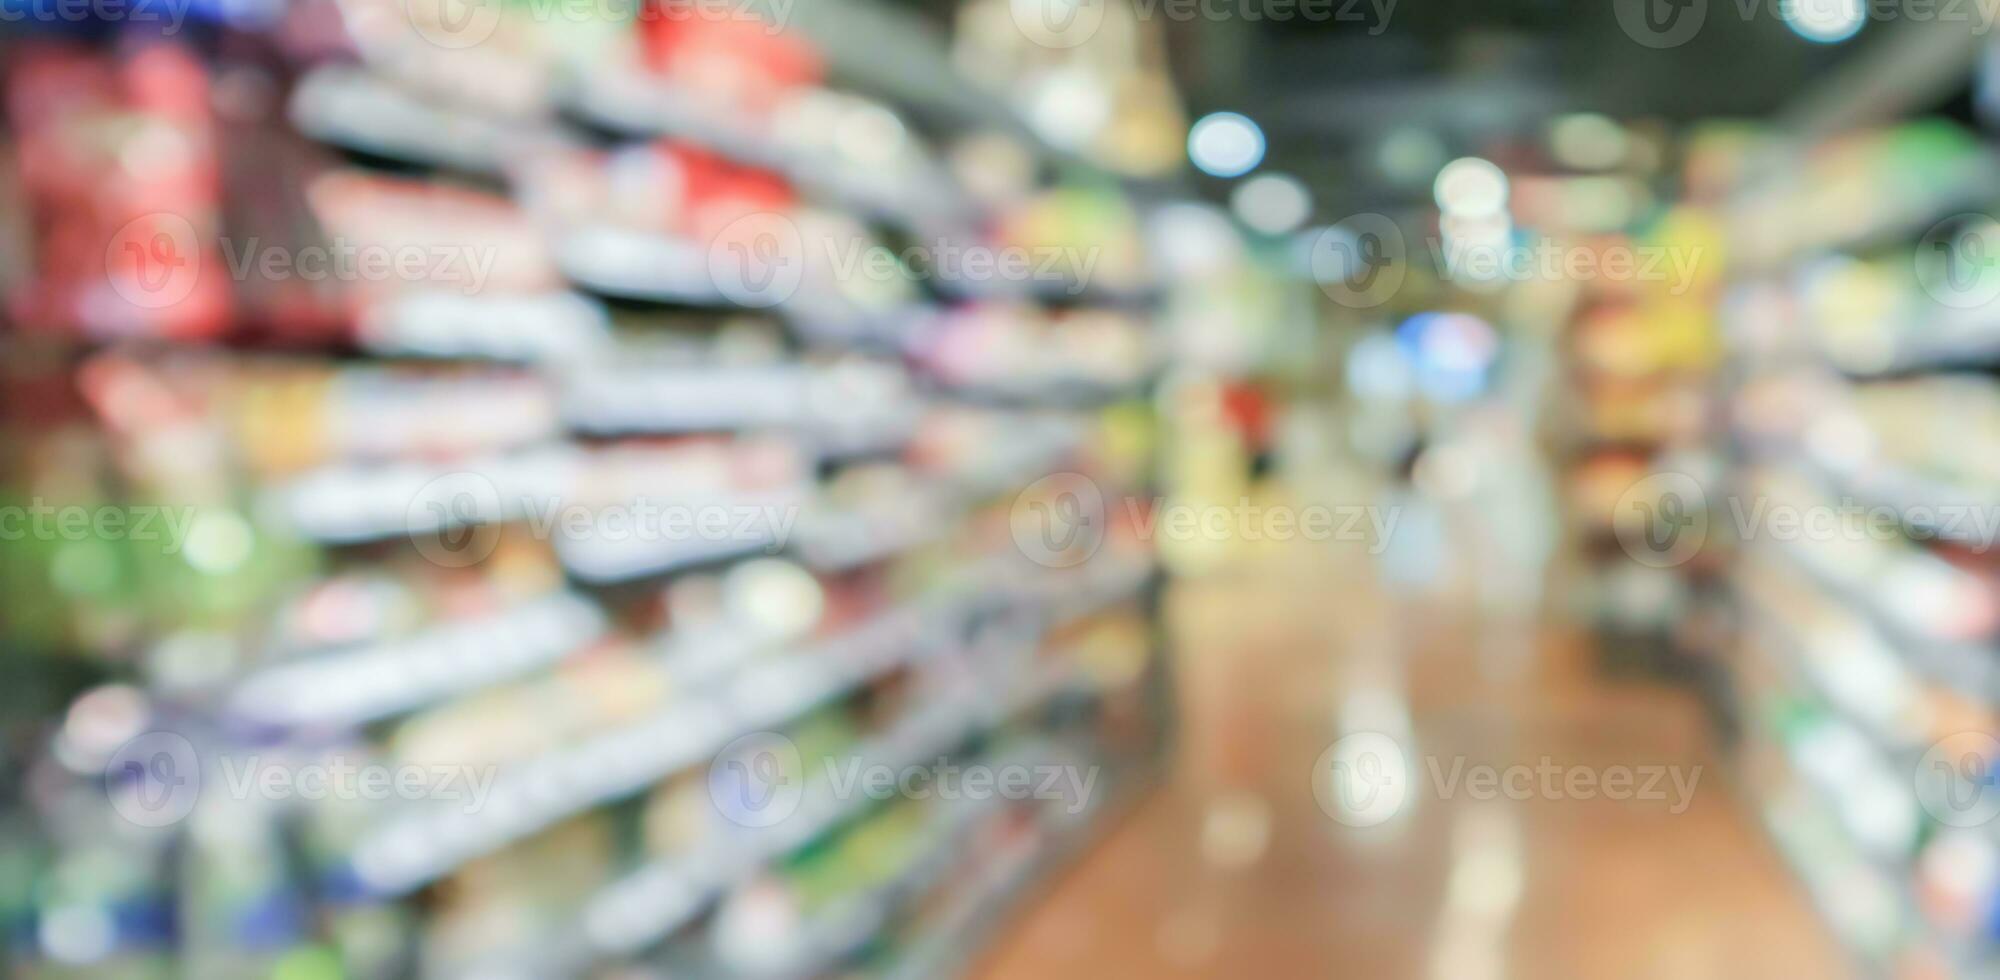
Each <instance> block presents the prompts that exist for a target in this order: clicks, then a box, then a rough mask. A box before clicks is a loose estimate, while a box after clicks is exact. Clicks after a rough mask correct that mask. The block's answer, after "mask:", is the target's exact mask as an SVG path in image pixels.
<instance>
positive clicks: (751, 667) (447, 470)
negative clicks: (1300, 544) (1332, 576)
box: [0, 0, 1164, 978]
mask: <svg viewBox="0 0 2000 980" xmlns="http://www.w3.org/2000/svg"><path fill="white" fill-rule="evenodd" d="M697 8H698V9H697ZM590 9H591V10H599V9H600V8H596V7H592V8H590ZM551 10H553V8H549V9H543V8H531V7H528V6H523V7H520V8H514V7H510V6H482V7H479V8H477V9H476V10H475V11H473V16H472V17H471V18H470V19H469V20H468V19H467V18H465V17H461V16H457V15H456V14H454V13H453V11H451V10H450V9H447V7H446V6H445V5H441V4H433V3H428V2H426V0H414V2H411V3H409V4H407V5H405V4H402V3H383V2H379V0H351V2H343V3H342V4H341V5H340V6H339V7H338V8H337V9H336V8H333V7H329V6H324V5H319V4H298V5H291V6H288V7H287V8H285V10H284V11H283V12H282V13H275V12H274V13H272V14H271V15H270V17H269V18H266V19H264V20H261V21H259V22H258V24H257V29H255V30H250V29H247V28H246V27H245V25H244V24H243V23H241V22H240V21H239V22H237V23H233V24H231V25H215V26H213V27H212V29H205V30H204V31H202V32H200V33H201V36H202V37H204V38H206V40H205V41H204V42H203V43H201V44H200V45H199V46H197V44H196V43H195V42H193V41H191V40H186V39H174V40H170V41H162V40H158V39H140V38H134V37H121V38H117V39H115V40H112V41H108V42H106V41H100V42H99V43H97V44H90V45H86V44H79V43H73V42H67V41H57V40H49V39H34V40H31V41H23V42H17V43H16V45H15V47H16V50H14V51H11V52H10V57H9V62H10V64H9V74H8V76H7V78H6V90H5V91H6V94H7V96H8V104H7V109H8V113H9V120H10V123H11V125H12V127H13V130H12V138H13V140H14V141H15V150H16V152H15V154H14V156H15V158H16V159H17V160H18V168H17V171H16V172H17V173H18V182H19V187H18V188H17V189H16V190H18V192H19V198H20V201H21V202H22V203H21V208H22V210H23V211H24V213H25V214H26V216H27V221H26V225H27V230H28V238H29V240H30V241H31V242H32V244H33V250H32V257H33V268H32V269H29V270H25V272H26V274H25V275H22V276H21V277H20V278H19V279H18V281H17V282H16V283H15V284H14V285H15V288H14V289H13V290H12V291H11V295H10V297H9V301H10V306H9V315H10V317H11V318H12V320H13V321H14V326H13V328H12V329H11V330H10V332H9V335H8V337H7V343H8V347H9V349H10V356H8V357H7V358H6V363H7V367H6V371H7V376H6V379H5V384H6V386H7V390H8V392H9V394H10V395H12V396H14V397H10V398H9V400H8V406H7V414H6V416H5V418H4V421H5V425H6V428H7V433H8V437H9V439H8V446H9V449H8V454H9V455H10V456H11V457H12V458H10V459H9V460H8V463H9V466H8V467H7V469H6V472H8V473H9V474H12V476H10V482H9V483H8V484H7V485H6V486H5V487H4V490H0V492H4V494H5V496H6V497H7V498H10V499H7V500H5V501H4V502H5V503H7V504H9V505H13V506H12V512H13V513H15V514H17V515H27V516H28V517H29V518H33V519H36V520H40V519H41V518H42V517H43V516H46V517H47V518H48V520H49V522H50V523H49V524H48V526H47V527H46V528H42V529H41V530H35V531H31V532H30V533H26V534H22V535H13V534H12V532H13V530H14V529H12V528H9V529H8V530H9V533H10V535H11V536H10V539H9V544H8V548H7V551H6V552H5V557H4V561H0V575H4V576H5V581H6V584H7V586H8V589H9V592H10V602H9V604H8V608H7V610H6V615H5V619H4V621H0V631H3V632H4V642H5V644H6V646H7V647H8V659H9V660H10V661H12V662H13V663H14V664H16V665H17V666H15V667H14V669H13V670H10V674H12V673H20V674H22V675H24V676H23V677H22V678H20V680H22V683H21V684H20V685H17V688H18V689H19V691H20V692H21V693H19V694H18V695H17V696H16V698H15V700H14V702H13V703H11V704H10V706H9V707H10V710H9V714H8V715H7V716H6V726H5V731H4V733H0V734H4V737H5V739H6V742H5V747H6V750H7V752H6V758H7V769H8V771H9V773H10V775H12V776H17V777H18V778H9V779H8V780H6V785H7V786H8V787H9V788H10V793H13V794H14V795H13V796H12V798H10V799H7V800H5V801H4V803H5V804H6V809H5V811H4V812H5V814H6V821H7V826H8V827H9V831H10V832H8V833H6V834H5V835H0V837H3V839H4V841H5V843H4V845H0V862H4V864H5V866H6V868H7V872H6V873H5V874H4V875H0V880H4V881H6V882H7V883H8V888H7V890H6V892H5V893H4V894H0V919H4V922H5V926H6V928H5V930H4V933H0V935H4V942H5V956H6V959H7V966H8V973H9V975H12V976H22V977H67V976H95V977H112V976H120V977H151V976H162V975H168V974H172V975H185V976H202V977H216V978H226V977H249V976H260V977H261V976H272V975H277V976H284V977H292V978H303V977H335V976H356V977H389V976H405V975H414V974H421V975H425V976H459V975H465V976H472V975H477V976H482V977H491V976H503V975H504V976H524V977H549V976H565V975H581V974H585V973H597V972H600V971H604V970H611V969H622V970H624V971H626V972H624V973H621V974H620V975H631V976H643V975H658V974H660V973H664V972H669V971H671V972H673V973H674V974H675V975H701V976H709V975H740V976H775V975H786V976H796V975H805V974H817V973H823V972H828V971H832V970H836V969H840V968H843V967H846V966H850V965H861V966H865V967H868V968H870V969H871V970H881V971H889V972H896V973H899V974H901V975H912V976H920V975H928V974H929V973H931V972H934V971H935V970H936V969H938V968H940V967H941V966H943V965H946V964H948V963H949V962H950V959H951V957H952V956H954V955H956V954H959V953H961V952H962V950H963V947H964V942H963V937H964V936H966V935H969V934H970V933H971V932H972V930H974V929H975V928H976V927H977V926H978V925H979V924H980V923H981V922H983V921H984V920H985V919H987V918H989V917H990V916H991V914H992V910H993V907H994V905H995V903H997V902H1000V901H1004V900H1005V899H1006V898H1007V897H1008V896H1009V895H1010V894H1011V893H1013V892H1015V891H1016V890H1017V889H1018V887H1019V886H1020V885H1021V884H1022V882H1024V881H1026V880H1028V878H1029V876H1030V875H1031V874H1032V873H1033V872H1035V871H1036V870H1038V869H1040V868H1043V867H1046V866H1047V865H1048V863H1049V862H1050V861H1051V860H1054V859H1056V858H1058V857H1060V856H1061V854H1062V849H1063V847H1064V845H1065V844H1067V843H1070V842H1072V841H1073V840H1075V839H1076V834H1077V831H1079V830H1080V829H1081V828H1083V827H1084V826H1086V825H1088V824H1091V823H1093V822H1094V820H1093V818H1094V817H1098V816H1101V815H1102V812H1103V810H1104V804H1105V803H1106V801H1107V800H1108V799H1109V798H1111V797H1112V796H1113V795H1114V794H1115V793H1117V792H1118V791H1119V790H1120V789H1122V788H1129V787H1130V786H1132V785H1134V784H1136V783H1137V782H1138V781H1139V780H1140V779H1142V778H1143V776H1144V774H1145V773H1146V771H1147V770H1148V768H1149V767H1150V765H1151V762H1152V759H1153V756H1154V754H1155V753H1156V751H1157V749H1158V746H1159V739H1160V734H1161V725H1162V723H1163V721H1164V718H1163V709H1162V700H1161V692H1160V690H1159V689H1158V687H1157V685H1158V684H1159V683H1160V676H1161V675H1160V674H1159V672H1158V660H1157V658H1156V657H1155V656H1154V654H1153V651H1154V648H1155V639H1156V638H1155V636H1154V622H1153V618H1152V613H1151V604H1152V594H1153V586H1154V579H1155V573H1154V566H1153V561H1152V559H1151V557H1150V555H1149V554H1148V550H1147V547H1146V546H1145V544H1144V543H1143V542H1141V540H1140V538H1139V535H1138V533H1137V531H1136V530H1135V528H1134V527H1133V526H1132V522H1131V521H1129V520H1121V517H1122V516H1123V515H1124V514H1125V513H1126V512H1127V511H1126V509H1125V508H1114V509H1111V510H1110V511H1108V515H1109V516H1108V518H1107V520H1106V522H1105V524H1104V526H1097V525H1090V526H1086V527H1084V528H1083V530H1087V531H1089V532H1091V533H1089V534H1077V533H1067V534H1062V535H1055V534H1051V533H1048V532H1049V529H1050V527H1051V525H1050V524H1048V523H1046V521H1045V520H1044V521H1042V522H1040V523H1038V519H1041V518H1045V517H1046V514H1048V513H1053V512H1065V509H1066V508H1071V507H1072V506H1073V504H1074V503H1075V497H1074V493H1075V490H1074V487H1075V486H1076V482H1075V481H1077V480H1084V479H1087V480H1088V481H1090V482H1091V483H1092V484H1093V485H1094V487H1095V488H1096V489H1097V490H1098V491H1099V492H1101V493H1103V494H1106V495H1130V494H1140V493H1143V491H1144V487H1145V484H1146V483H1147V481H1148V480H1149V479H1150V471H1151V469H1152V455H1153V436H1152V430H1151V425H1152V423H1151V419H1150V415H1149V413H1148V410H1147V407H1146V401H1145V395H1146V393H1147V392H1148V390H1149V387H1150V384H1151V380H1152V376H1153V373H1154V371H1155V369H1156V367H1157V365H1156V363H1155V359H1154V354H1153V352H1154V350H1155V349H1156V347H1155V345H1154V343H1153V341H1152V334H1151V325H1150V319H1151V318H1150V315H1149V308H1148V306H1147V305H1146V300H1145V298H1144V297H1146V296H1147V295H1149V292H1150V289H1149V287H1150V285H1151V283H1150V282H1149V280H1148V276H1149V264H1148V262H1147V260H1146V257H1145V253H1144V251H1143V249H1142V248H1141V245H1140V236H1139V233H1138V228H1139V227H1140V215H1139V211H1138V208H1137V207H1136V206H1135V205H1134V204H1133V203H1131V202H1130V201H1129V200H1127V199H1126V197H1125V196H1124V194H1123V192H1122V190H1121V189H1120V188H1119V186H1118V185H1117V184H1115V183H1109V182H1103V181H1086V182H1082V183H1074V184H1064V185H1060V186H1056V187H1052V188H1042V187H1038V186H1036V185H1035V183H1034V181H1033V176H1032V171H1030V172H1029V173H1028V174H1025V175H1021V179H1017V180H1009V179H1007V175H1008V174H1011V173H1015V171H1012V170H1010V169H1009V168H1007V167H1004V166H1000V167H995V166H990V164H991V163H992V161H993V154H994V153H995V152H996V151H994V150H992V149H991V147H992V146H993V145H994V144H993V140H995V139H996V138H995V137H992V136H990V135H982V134H975V136H974V137H973V140H972V143H973V146H974V149H972V150H967V151H963V152H960V153H958V154H956V155H955V156H954V163H955V164H956V166H947V165H945V164H944V163H941V162H940V161H939V159H938V158H937V157H936V156H934V155H933V154H932V152H931V151H930V149H929V148H928V146H927V145H926V142H925V140H924V139H923V138H921V137H920V135H919V133H918V132H917V131H916V130H915V129H914V128H913V127H912V126H911V125H910V124H908V123H906V121H905V120H904V119H903V118H901V117H899V116H898V114H897V113H896V112H895V111H894V110H893V109H891V108H890V107H889V106H887V105H884V104H881V103H878V102H874V101H870V100H868V99H864V98H861V97H859V96H856V95H853V94H848V93H843V92H840V91H836V90H833V89H829V88H827V87H824V85H823V84H822V81H823V78H822V76H823V75H824V71H823V69H822V65H821V59H820V57H819V53H818V52H817V51H816V50H815V49H814V48H813V46H812V45H811V44H810V43H807V42H805V41H803V40H801V39H799V38H797V37H794V36H792V35H789V34H786V33H783V32H780V31H777V30H774V29H771V28H770V27H769V25H766V24H764V23H763V22H761V21H750V20H742V19H737V18H736V17H735V16H726V17H715V16H712V12H713V10H714V5H709V4H687V5H683V4H681V3H679V2H678V0H664V2H663V3H661V4H660V5H658V6H649V7H647V8H646V15H644V16H639V17H637V18H634V19H631V20H629V21H625V22H619V21H616V20H600V19H596V18H585V17H577V16H574V15H575V14H576V12H577V10H578V8H575V7H567V8H563V9H562V10H561V11H557V12H556V15H555V16H551ZM704 11H707V12H710V13H709V14H704V13H703V12H704ZM238 13H240V11H239V12H238ZM457 13H458V14H462V13H464V11H458V12H457ZM251 19H252V20H257V18H251ZM336 28H339V29H338V30H336ZM342 34H344V36H345V38H346V39H347V41H346V42H343V43H340V44H335V43H333V42H330V41H329V40H327V39H328V38H329V37H333V36H336V35H342ZM301 133H303V134H304V137H301V135H300V134H301ZM979 147H986V149H985V150H981V149H979ZM1032 152H1033V151H1032V150H1030V149H1023V148H1022V147H1020V146H1009V147H1006V148H1005V153H1007V154H1012V155H1013V156H1020V155H1022V154H1027V153H1032ZM996 171H997V172H1000V173H1001V177H999V178H995V177H994V173H995V172H996ZM982 250H983V252H982ZM977 254H992V255H999V256H1001V257H1002V262H1003V264H1002V265H1000V266H999V269H1000V270H1001V271H1000V272H997V273H996V272H995V271H993V269H994V266H992V265H985V266H981V265H977V264H975V263H973V262H972V261H969V260H964V259H963V256H967V255H977ZM1015 254H1021V255H1037V256H1039V255H1055V256H1058V257H1075V256H1079V255H1087V256H1088V257H1089V265H1088V266H1084V265H1081V264H1077V263H1071V264H1067V265H1065V264H1063V263H1061V262H1042V263H1034V264H1031V265H1030V266H1029V267H1028V269H1027V271H1026V272H1023V273H1017V274H1008V273H1007V272H1006V271H1005V270H1006V268H1007V266H1006V265H1005V264H1004V262H1005V257H1006V256H1009V255H1015ZM954 256H957V257H959V258H957V259H954V258H953V257H954ZM982 269H983V270H985V271H982ZM1056 471H1065V472H1070V473H1074V474H1077V475H1076V476H1075V477H1071V478H1069V479H1068V481H1058V482H1059V483H1060V485H1059V486H1053V487H1052V488H1051V485H1049V484H1048V481H1037V479H1036V478H1037V477H1039V476H1041V475H1043V474H1048V473H1052V472H1056ZM1031 485H1032V487H1031V489H1030V491H1029V492H1025V493H1024V492H1023V491H1022V488H1023V487H1030V486H1031ZM1035 488H1041V489H1035ZM72 514H83V515H85V519H84V521H83V523H81V524H75V523H72V521H71V520H70V515H72ZM142 524H143V525H144V527H143V528H142V526H141V525H142ZM37 527H38V528H40V527H41V526H40V525H37ZM1069 530H1070V531H1072V532H1074V531H1076V530H1077V528H1076V527H1075V526H1074V525H1072V526H1071V527H1070V528H1069ZM17 653H18V656H17ZM15 709H19V710H15ZM969 767H983V770H984V771H986V772H988V773H989V774H993V775H996V776H998V777H999V778H1000V779H1001V782H1000V784H999V788H998V789H996V788H995V787H994V786H993V785H992V784H991V783H988V784H987V788H986V789H985V791H984V792H980V791H977V790H975V789H973V785H974V784H973V783H972V782H971V781H970V780H971V778H972V777H970V776H969V775H966V774H968V773H970V772H971V768H969ZM878 772H880V773H888V774H891V775H894V776H895V777H897V778H896V779H895V781H894V782H893V783H892V784H891V787H890V789H889V790H888V791H886V792H884V791H882V786H881V784H880V782H879V781H878V780H877V779H875V778H873V774H874V773H878ZM1009 773H1026V774H1028V775H1030V776H1032V777H1034V778H1033V781H1032V783H1031V784H1026V783H1016V781H1014V780H1012V779H1010V778H1008V774H1009ZM857 774H859V775H857ZM1050 774H1062V775H1065V776H1067V777H1069V778H1067V779H1066V780H1060V781H1059V780H1057V779H1054V778H1051V777H1050ZM1100 775H1101V777H1102V778H1101V779H1100V778H1098V777H1099V776H1100ZM863 776H865V777H867V778H864V779H863V780H862V782H861V783H859V784H857V782H856V781H855V780H856V779H857V778H860V777H863ZM960 776H963V777H964V781H963V783H962V785H961V784H958V783H955V782H954V780H955V779H957V778H958V777H960ZM954 786H957V791H953V789H952V788H953V787H954ZM910 787H917V790H918V791H912V790H911V789H910ZM926 787H929V788H930V791H928V792H924V791H922V790H923V789H924V788H926Z"/></svg>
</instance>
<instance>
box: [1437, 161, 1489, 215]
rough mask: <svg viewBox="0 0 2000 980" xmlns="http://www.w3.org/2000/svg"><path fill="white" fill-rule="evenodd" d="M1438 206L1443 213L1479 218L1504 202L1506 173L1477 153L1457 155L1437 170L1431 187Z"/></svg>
mask: <svg viewBox="0 0 2000 980" xmlns="http://www.w3.org/2000/svg"><path fill="white" fill-rule="evenodd" d="M1433 193H1434V194H1435V195H1436V197H1437V205H1438V208H1439V209H1440V210H1442V211H1444V213H1446V214H1452V215H1459V216H1461V217H1466V218H1480V217H1485V216H1487V215H1491V214H1498V213H1500V211H1501V209H1503V208H1505V207H1506V206H1507V175H1506V174H1503V173H1501V172H1500V168H1499V167H1496V166H1494V165H1493V164H1492V162H1490V161H1487V160H1481V159H1480V158H1478V157H1460V158H1458V159H1456V160H1453V161H1452V162H1450V163H1447V164H1445V165H1444V169H1443V170H1440V171H1438V175H1437V183H1436V185H1435V186H1434V187H1433Z"/></svg>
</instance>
